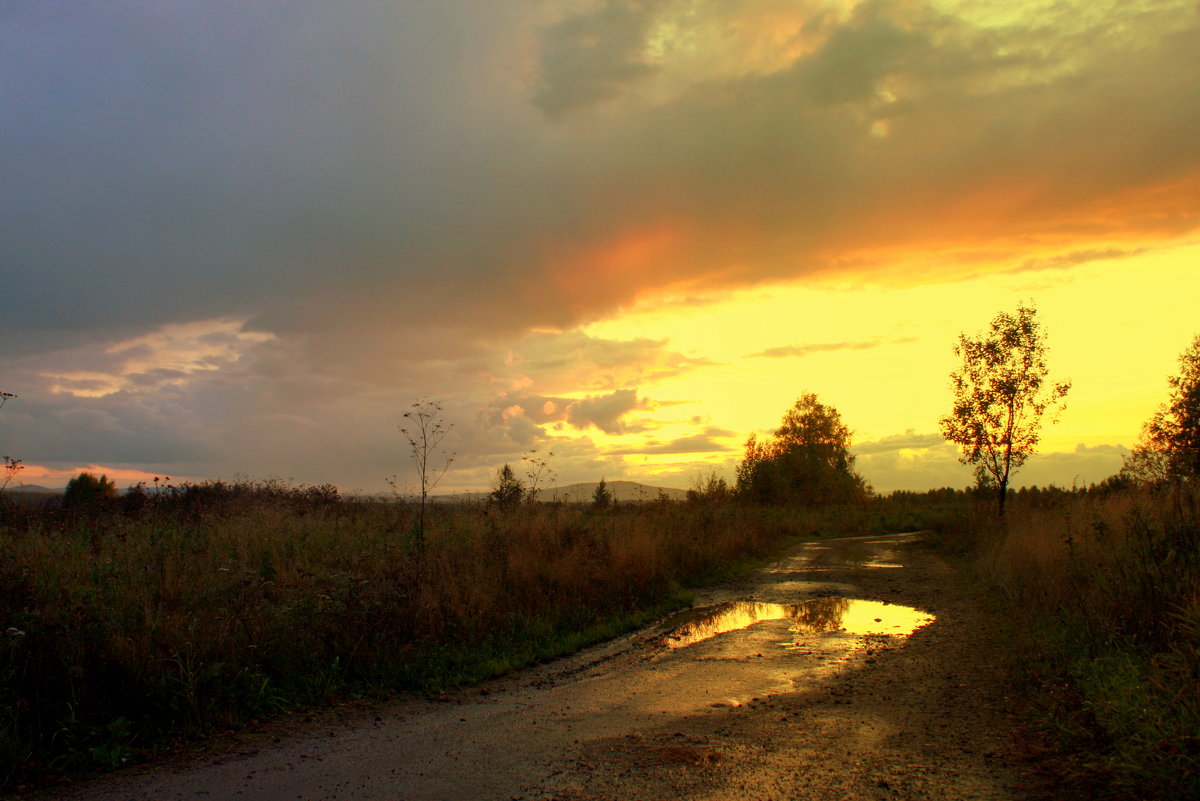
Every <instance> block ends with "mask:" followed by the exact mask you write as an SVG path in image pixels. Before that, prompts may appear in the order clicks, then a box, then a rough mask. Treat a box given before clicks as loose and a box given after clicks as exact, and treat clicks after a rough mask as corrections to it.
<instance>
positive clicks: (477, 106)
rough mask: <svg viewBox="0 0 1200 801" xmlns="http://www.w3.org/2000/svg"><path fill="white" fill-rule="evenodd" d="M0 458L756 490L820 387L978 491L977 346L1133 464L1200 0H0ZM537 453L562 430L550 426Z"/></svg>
mask: <svg viewBox="0 0 1200 801" xmlns="http://www.w3.org/2000/svg"><path fill="white" fill-rule="evenodd" d="M0 186H3V187H4V190H3V191H2V192H0V337H2V339H0V342H2V343H3V348H2V349H0V390H3V391H6V392H12V393H16V394H17V395H18V396H19V397H17V398H13V399H11V400H9V401H8V403H6V404H5V405H4V407H3V408H2V409H0V453H3V454H5V455H8V456H11V457H12V458H16V459H21V460H22V461H23V463H24V465H25V468H26V469H25V470H24V471H23V473H22V475H21V479H22V480H23V481H24V482H25V483H27V484H37V485H42V486H62V485H63V484H65V482H66V480H67V479H68V478H69V477H71V476H72V475H75V474H77V473H78V472H80V471H81V470H90V471H93V472H97V473H100V472H103V473H105V474H107V475H108V476H109V477H111V478H114V479H116V480H117V483H118V485H119V486H126V485H129V484H132V483H134V482H136V481H139V480H150V479H152V478H153V477H154V476H167V475H169V476H172V477H173V478H174V479H176V480H180V479H187V480H203V479H209V478H221V479H232V478H235V477H246V478H256V479H258V478H279V479H283V480H290V481H295V482H299V483H326V482H329V483H334V484H337V485H338V486H339V487H341V488H342V490H343V491H344V492H377V491H381V490H384V489H385V488H386V486H387V484H386V482H387V479H388V478H389V477H393V476H394V477H395V480H396V482H397V483H398V485H399V486H401V487H408V488H411V487H413V486H415V474H414V471H413V467H412V462H411V460H410V458H409V453H408V445H407V443H406V442H405V440H404V438H403V436H402V434H401V433H400V432H399V431H398V426H400V425H401V424H403V423H404V418H403V415H404V413H405V412H406V411H409V410H411V409H412V408H413V404H414V403H420V402H423V401H426V400H428V401H432V402H436V403H438V404H439V405H440V407H441V409H442V412H441V415H442V418H443V419H444V420H445V422H446V425H448V426H449V427H450V433H449V434H448V436H447V437H446V439H445V440H444V442H443V445H444V446H445V448H446V450H447V451H448V452H453V454H454V457H453V461H452V463H451V464H450V468H449V470H448V471H447V472H446V474H445V476H444V478H443V479H442V484H441V486H440V487H439V491H446V492H452V491H458V490H467V489H481V488H486V487H487V486H488V485H489V483H490V482H491V481H492V479H493V477H494V475H495V473H496V470H497V468H499V467H500V466H501V465H502V464H504V463H511V464H513V465H514V466H516V467H517V473H518V476H521V475H522V473H523V472H524V468H523V465H524V464H525V463H523V462H522V457H523V456H528V455H529V454H530V453H531V452H533V453H534V454H535V456H536V457H538V458H542V459H547V460H548V463H549V465H550V467H551V469H552V470H553V472H554V480H555V481H556V482H557V483H559V484H568V483H572V482H575V481H595V480H598V479H599V478H601V477H604V478H607V479H608V480H610V481H612V480H618V479H630V480H637V481H644V482H646V483H649V484H654V485H661V486H671V487H680V488H687V487H689V486H691V485H692V484H693V482H695V481H696V480H697V479H698V477H699V476H700V475H701V474H705V473H708V472H710V471H714V470H715V471H717V472H718V473H719V474H721V475H724V476H725V477H727V478H729V479H732V477H733V469H734V467H735V465H736V463H737V461H738V460H739V459H740V457H741V455H742V452H743V446H744V443H745V441H746V438H747V437H748V436H749V435H750V434H751V433H759V434H761V433H764V432H769V431H770V430H772V429H773V428H775V427H776V426H777V425H778V423H779V420H780V418H781V417H782V415H783V413H784V412H785V411H786V410H787V408H788V407H790V406H791V405H792V403H793V402H794V401H795V400H796V398H798V397H799V396H800V395H801V394H803V393H806V392H814V393H816V394H817V395H818V397H819V398H820V400H821V401H822V402H824V403H826V404H829V405H832V406H834V407H835V408H836V409H837V410H838V411H839V412H840V414H841V417H842V419H843V421H844V422H845V423H846V424H847V425H848V426H849V427H850V428H851V429H852V430H853V432H854V445H853V450H854V452H855V453H856V455H857V457H858V463H857V464H858V469H859V471H860V472H861V473H862V474H863V475H864V476H865V478H866V479H867V480H868V482H869V483H870V484H871V485H872V486H873V487H874V488H875V489H876V490H878V491H881V492H887V491H891V490H895V489H912V490H923V489H928V488H933V487H941V486H954V487H963V486H966V485H968V484H970V483H971V480H972V478H971V471H970V470H969V469H968V468H966V467H964V466H963V465H961V464H959V463H958V462H957V460H956V451H955V450H954V448H953V446H951V445H950V444H948V443H946V442H944V441H943V440H942V438H941V437H940V436H939V434H938V419H939V418H940V417H941V416H943V415H944V414H946V413H947V412H948V411H949V407H950V389H949V373H950V371H951V370H952V369H954V367H955V357H954V354H953V346H954V344H955V342H956V341H957V338H958V336H959V335H960V334H962V333H966V334H968V335H974V334H976V333H978V332H980V331H982V330H983V329H985V328H986V326H987V324H988V323H989V321H990V320H991V319H992V318H993V317H994V316H995V315H996V314H997V313H999V312H1002V311H1009V312H1011V311H1014V310H1015V309H1016V307H1017V305H1018V304H1022V303H1025V304H1030V303H1032V304H1034V305H1035V306H1036V308H1037V309H1038V316H1039V318H1040V320H1041V322H1042V323H1043V325H1044V327H1045V332H1046V336H1047V342H1048V346H1049V352H1048V362H1049V366H1050V371H1051V377H1052V378H1053V379H1056V380H1066V379H1069V380H1071V382H1072V385H1073V386H1072V389H1071V392H1070V394H1069V396H1068V399H1067V401H1068V402H1067V407H1066V409H1065V411H1064V412H1063V414H1062V415H1061V419H1060V421H1059V422H1058V423H1057V424H1056V425H1053V426H1048V427H1047V428H1046V429H1045V431H1044V435H1043V439H1042V443H1041V445H1040V453H1039V454H1038V455H1037V456H1035V457H1034V458H1033V459H1031V460H1030V461H1029V463H1028V464H1027V465H1026V466H1025V467H1024V468H1023V469H1022V471H1021V472H1020V473H1018V474H1017V476H1016V479H1015V484H1017V485H1021V484H1041V485H1045V484H1050V483H1055V484H1058V485H1060V486H1071V485H1073V484H1087V483H1089V482H1092V481H1098V480H1100V479H1103V478H1104V477H1105V476H1108V475H1111V474H1112V473H1114V472H1116V471H1117V470H1118V469H1119V468H1120V466H1121V459H1122V455H1123V454H1124V453H1126V452H1127V449H1129V448H1131V447H1133V446H1134V445H1135V444H1136V442H1137V439H1138V436H1139V432H1140V428H1141V425H1142V424H1143V423H1144V422H1145V421H1146V419H1147V418H1148V417H1149V416H1150V415H1151V414H1152V413H1153V411H1154V410H1155V408H1156V407H1157V405H1158V404H1159V403H1161V402H1162V401H1164V400H1165V399H1166V393H1167V382H1166V379H1167V376H1168V375H1171V374H1172V373H1173V372H1175V370H1176V366H1177V359H1178V356H1179V354H1180V353H1181V352H1182V351H1183V350H1184V349H1185V348H1186V347H1187V346H1188V344H1189V343H1190V342H1191V340H1192V338H1193V337H1194V336H1195V335H1196V334H1197V333H1200V317H1198V315H1197V314H1196V311H1195V310H1196V308H1197V305H1198V301H1200V5H1198V4H1197V3H1196V2H1195V0H1186V1H1182V0H1181V1H1179V2H1175V1H1173V0H1162V1H1161V2H1160V1H1158V0H1120V1H1116V0H1114V1H1113V2H1106V1H1105V0H1036V1H1034V2H1005V3H998V2H995V0H986V1H985V0H977V1H975V0H862V1H861V2H847V1H845V0H586V1H585V0H554V1H553V2H551V0H503V2H500V1H499V0H469V2H468V0H441V1H440V2H437V3H431V2H427V0H394V1H393V2H389V3H379V2H374V1H371V2H365V1H364V0H338V2H336V3H335V2H330V0H322V1H320V2H318V1H317V0H287V2H283V0H252V1H248V0H236V1H235V0H204V2H199V1H198V0H179V1H178V2H171V3H163V2H161V1H160V0H124V1H123V2H120V3H112V2H92V1H89V0H71V1H70V2H67V1H66V0H57V1H56V0H0ZM550 454H553V455H550Z"/></svg>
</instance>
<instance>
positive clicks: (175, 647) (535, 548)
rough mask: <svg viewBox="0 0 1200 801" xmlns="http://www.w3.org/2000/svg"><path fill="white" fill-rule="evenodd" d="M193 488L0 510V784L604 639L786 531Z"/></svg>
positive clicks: (719, 522)
mask: <svg viewBox="0 0 1200 801" xmlns="http://www.w3.org/2000/svg"><path fill="white" fill-rule="evenodd" d="M320 489H321V488H318V491H313V490H312V489H303V488H302V489H290V488H286V487H281V486H279V485H276V484H269V483H268V484H247V483H242V484H235V485H221V484H214V485H203V486H200V487H195V488H183V489H182V490H180V491H178V492H170V493H148V494H144V497H141V498H134V499H133V500H122V501H120V502H105V504H106V505H103V506H98V507H96V508H91V509H62V508H46V509H40V510H24V511H22V510H14V509H12V508H9V509H7V510H5V516H4V517H3V518H2V519H0V702H2V706H0V786H3V784H4V783H5V782H6V781H8V780H9V779H10V778H11V777H12V776H14V775H16V774H17V773H18V772H23V773H24V774H25V775H28V774H36V773H47V772H49V773H54V772H60V771H64V770H69V769H73V768H78V767H81V766H90V765H101V766H105V765H107V766H114V765H117V764H120V763H121V762H123V761H125V760H128V759H130V758H135V757H136V755H137V753H138V751H139V749H141V748H144V747H150V745H151V744H152V743H155V742H157V741H159V740H160V739H161V738H162V737H163V736H167V735H175V734H180V733H188V732H198V731H204V730H211V729H213V728H214V727H221V726H227V725H233V724H236V723H237V722H239V721H244V720H246V719H248V718H251V717H256V716H260V715H263V714H268V713H270V712H272V711H274V710H279V709H284V708H288V707H291V706H293V705H296V704H308V703H314V702H321V701H326V700H329V699H330V698H332V697H336V696H337V695H339V694H344V693H347V692H356V693H362V692H371V691H375V690H383V689H389V690H390V689H422V690H428V689H436V688H439V687H444V686H448V685H453V684H457V683H460V682H464V681H471V680H476V679H479V678H482V677H484V676H487V675H492V674H495V673H499V672H504V671H506V670H510V669H512V668H514V667H517V666H520V665H524V664H528V663H530V662H533V661H536V660H539V659H545V658H548V657H551V656H555V655H558V654H561V653H564V652H566V651H569V650H571V649H574V648H577V647H579V646H580V645H582V644H585V643H587V642H589V641H593V640H596V639H599V638H602V637H605V636H612V634H614V633H616V632H617V631H619V630H620V629H622V628H627V627H629V626H632V625H634V624H636V623H639V622H642V621H645V620H647V619H649V617H651V616H653V615H655V614H659V613H661V612H663V611H665V609H666V608H668V607H669V606H671V605H672V604H675V605H677V604H678V603H679V598H680V596H681V589H680V588H681V587H683V586H685V585H688V584H692V583H695V582H698V581H701V580H703V579H705V578H711V577H713V576H714V575H717V574H718V573H719V572H720V571H721V570H726V569H728V567H729V565H731V564H736V563H738V562H739V561H742V560H745V559H746V558H748V557H761V556H763V555H765V554H767V553H768V552H770V551H771V549H772V548H776V547H778V546H779V545H780V543H781V542H782V541H783V540H785V539H786V538H788V537H790V536H792V535H794V534H795V533H796V532H797V530H798V529H797V526H796V525H795V524H794V523H793V522H792V521H790V520H789V519H788V515H787V514H786V513H784V512H779V511H775V510H761V509H755V508H752V507H745V506H736V505H733V504H729V503H721V504H712V503H696V504H669V503H655V504H646V505H643V506H640V507H620V508H617V509H614V510H607V511H598V510H593V509H590V508H586V507H577V506H547V505H536V506H534V505H525V506H520V507H518V508H516V509H513V510H499V509H489V508H487V507H484V506H457V507H445V506H442V507H435V508H434V510H433V513H432V514H430V515H429V518H428V519H427V520H426V524H425V538H426V545H425V547H424V548H416V547H415V546H414V544H413V543H414V538H413V536H412V534H413V532H414V528H415V524H416V521H415V511H414V510H413V509H412V508H411V507H408V506H404V505H397V504H389V503H378V502H366V501H363V502H356V501H345V500H341V499H339V498H337V496H336V493H332V492H330V491H329V489H328V488H325V489H324V491H320Z"/></svg>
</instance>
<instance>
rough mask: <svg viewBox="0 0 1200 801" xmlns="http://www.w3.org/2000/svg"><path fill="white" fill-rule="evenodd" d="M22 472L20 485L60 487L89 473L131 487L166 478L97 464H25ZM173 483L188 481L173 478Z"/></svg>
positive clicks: (158, 474)
mask: <svg viewBox="0 0 1200 801" xmlns="http://www.w3.org/2000/svg"><path fill="white" fill-rule="evenodd" d="M22 468H23V469H22V470H21V471H20V473H18V475H17V481H18V482H20V483H21V484H49V485H51V486H56V487H57V486H62V485H65V484H66V483H67V482H68V481H70V480H71V479H72V478H75V476H77V475H79V474H80V473H91V474H92V475H95V476H101V475H103V476H107V477H108V478H109V479H111V480H112V481H115V482H118V483H120V484H126V485H133V484H136V483H138V482H139V481H145V482H146V483H148V484H149V483H152V482H153V481H154V479H156V478H167V476H164V475H162V474H161V473H147V472H146V471H145V470H137V469H134V468H128V467H105V466H104V465H99V464H86V465H81V466H75V467H46V466H44V465H37V464H27V465H22ZM174 480H175V481H181V480H188V479H181V478H180V477H178V476H176V477H174Z"/></svg>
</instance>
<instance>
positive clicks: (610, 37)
mask: <svg viewBox="0 0 1200 801" xmlns="http://www.w3.org/2000/svg"><path fill="white" fill-rule="evenodd" d="M652 9H653V4H652V3H648V2H644V0H616V1H615V2H614V1H613V0H610V1H609V2H605V3H602V4H601V5H600V6H599V7H597V8H596V9H594V10H592V11H589V12H586V13H584V14H582V15H580V16H575V17H567V18H566V19H564V20H562V21H561V22H558V23H556V24H554V25H552V26H551V27H549V28H547V29H546V30H544V31H543V32H542V35H541V59H540V65H539V66H540V70H539V72H540V75H541V85H540V86H539V88H538V90H537V92H536V93H535V94H534V96H533V104H534V105H535V106H537V107H538V108H540V109H542V111H544V112H545V113H546V114H547V115H549V116H550V117H551V118H559V117H561V116H562V115H563V114H565V113H567V112H571V111H577V110H580V109H584V108H589V107H591V106H594V105H595V104H597V103H599V102H601V101H604V100H608V99H611V98H613V97H615V96H617V95H618V94H620V92H621V90H622V89H623V88H624V87H625V86H626V85H628V84H630V83H634V82H636V81H639V80H641V79H644V78H646V77H647V76H649V75H651V74H653V72H654V67H653V66H652V65H651V64H649V63H647V61H646V60H645V53H644V49H645V39H646V35H647V33H648V32H649V29H650V24H651V22H652V20H653V13H652Z"/></svg>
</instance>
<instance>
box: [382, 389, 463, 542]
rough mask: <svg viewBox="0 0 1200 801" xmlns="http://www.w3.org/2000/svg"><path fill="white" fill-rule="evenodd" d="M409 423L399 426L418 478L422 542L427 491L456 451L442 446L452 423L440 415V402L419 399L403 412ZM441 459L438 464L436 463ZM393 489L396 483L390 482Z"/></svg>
mask: <svg viewBox="0 0 1200 801" xmlns="http://www.w3.org/2000/svg"><path fill="white" fill-rule="evenodd" d="M404 418H405V419H406V420H408V421H409V423H408V425H401V426H398V428H399V429H400V433H401V434H403V435H404V438H405V439H406V440H408V446H409V452H410V454H411V456H412V460H413V464H414V465H415V466H416V469H417V480H418V482H419V483H420V486H421V513H420V515H419V517H418V518H417V529H416V531H417V546H418V547H424V545H425V505H426V503H427V501H428V499H429V493H431V492H433V490H434V488H435V487H437V485H438V484H439V483H441V480H442V477H443V476H445V475H446V471H447V470H449V469H450V465H451V464H452V463H453V462H454V457H455V455H456V454H454V453H448V452H447V451H445V450H442V449H441V444H442V440H444V439H445V438H446V435H447V434H449V433H450V428H451V426H450V425H449V424H448V423H447V422H446V420H445V418H444V417H443V416H442V405H441V404H440V403H438V402H437V401H433V400H420V401H417V402H416V403H414V404H413V405H412V408H411V409H410V410H409V411H407V412H405V413H404ZM438 462H440V464H441V466H440V467H439V466H438ZM392 490H393V491H396V484H395V482H394V481H393V482H392Z"/></svg>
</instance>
